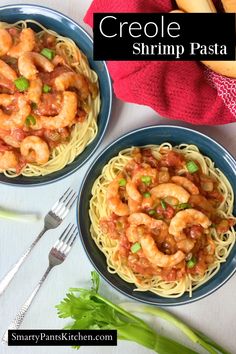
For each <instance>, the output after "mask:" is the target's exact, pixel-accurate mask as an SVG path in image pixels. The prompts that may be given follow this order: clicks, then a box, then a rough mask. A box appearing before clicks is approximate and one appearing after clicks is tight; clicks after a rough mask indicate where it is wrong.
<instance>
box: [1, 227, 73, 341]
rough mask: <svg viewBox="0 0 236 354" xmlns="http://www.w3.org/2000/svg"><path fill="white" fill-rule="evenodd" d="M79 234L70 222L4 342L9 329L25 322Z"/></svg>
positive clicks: (50, 253) (11, 324) (10, 326)
mask: <svg viewBox="0 0 236 354" xmlns="http://www.w3.org/2000/svg"><path fill="white" fill-rule="evenodd" d="M77 235H78V230H77V227H76V226H74V225H73V224H72V225H71V224H69V225H68V226H67V227H66V229H65V230H64V231H63V233H62V234H61V236H60V237H59V238H58V240H57V241H56V243H55V244H54V246H53V247H52V248H51V250H50V252H49V255H48V259H49V265H48V268H47V270H46V272H45V273H44V275H43V276H42V278H41V279H40V281H39V282H38V284H37V285H36V287H35V288H34V290H33V291H32V293H31V294H30V296H29V297H28V299H27V300H26V301H25V303H24V304H23V305H22V307H21V308H20V310H19V312H18V313H17V315H16V317H15V319H14V320H13V321H12V322H11V323H10V325H9V327H8V329H7V330H6V332H5V333H4V335H3V338H2V343H5V344H6V343H7V342H8V330H9V329H18V328H19V327H20V325H21V323H22V322H23V319H24V317H25V315H26V312H27V310H28V309H29V307H30V305H31V304H32V302H33V300H34V298H35V296H36V294H37V293H38V291H39V289H40V288H41V286H42V284H43V283H44V281H45V279H46V278H47V276H48V274H49V272H50V271H51V269H52V268H53V267H55V266H57V265H59V264H61V263H63V262H64V260H65V259H66V257H67V255H68V254H69V252H70V250H71V247H72V246H73V243H74V241H75V239H76V237H77Z"/></svg>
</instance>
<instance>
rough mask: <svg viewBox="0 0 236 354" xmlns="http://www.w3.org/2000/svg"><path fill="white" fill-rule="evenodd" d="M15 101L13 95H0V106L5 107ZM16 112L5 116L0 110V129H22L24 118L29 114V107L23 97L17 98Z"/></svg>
mask: <svg viewBox="0 0 236 354" xmlns="http://www.w3.org/2000/svg"><path fill="white" fill-rule="evenodd" d="M15 99H16V97H15V96H14V95H7V94H0V106H3V107H7V106H9V105H10V104H12V103H13V101H14V100H15ZM17 104H18V111H16V112H13V113H11V114H6V113H4V112H3V111H2V110H1V109H0V128H1V129H7V130H11V129H14V128H22V127H23V126H24V124H25V119H26V117H27V116H28V115H29V114H30V112H31V107H30V105H29V104H28V102H27V100H26V99H25V97H24V96H23V95H20V96H19V97H18V102H17Z"/></svg>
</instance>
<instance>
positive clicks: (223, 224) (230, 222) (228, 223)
mask: <svg viewBox="0 0 236 354" xmlns="http://www.w3.org/2000/svg"><path fill="white" fill-rule="evenodd" d="M234 225H235V219H232V218H231V219H223V220H221V221H220V223H219V224H218V225H217V226H216V231H217V232H218V233H219V234H223V233H225V232H227V231H228V230H229V229H230V227H232V226H234Z"/></svg>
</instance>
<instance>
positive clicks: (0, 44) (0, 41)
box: [0, 28, 12, 57]
mask: <svg viewBox="0 0 236 354" xmlns="http://www.w3.org/2000/svg"><path fill="white" fill-rule="evenodd" d="M11 46H12V37H11V35H10V33H8V32H7V30H5V29H3V28H1V29H0V56H1V57H2V56H3V55H5V54H7V52H8V51H9V49H10V48H11Z"/></svg>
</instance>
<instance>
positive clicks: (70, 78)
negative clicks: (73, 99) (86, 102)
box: [54, 72, 89, 99]
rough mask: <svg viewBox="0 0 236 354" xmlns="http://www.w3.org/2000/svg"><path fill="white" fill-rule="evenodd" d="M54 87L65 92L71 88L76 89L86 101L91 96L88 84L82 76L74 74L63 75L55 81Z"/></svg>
mask: <svg viewBox="0 0 236 354" xmlns="http://www.w3.org/2000/svg"><path fill="white" fill-rule="evenodd" d="M54 86H55V88H56V90H58V91H65V90H66V89H68V88H69V87H75V88H76V89H77V90H78V91H79V92H80V94H81V98H82V99H86V98H87V97H88V95H89V86H88V82H87V80H86V78H85V76H84V75H82V74H78V73H74V72H67V73H63V74H61V75H59V76H58V77H57V78H56V79H55V81H54Z"/></svg>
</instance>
